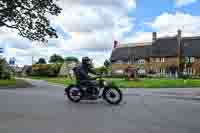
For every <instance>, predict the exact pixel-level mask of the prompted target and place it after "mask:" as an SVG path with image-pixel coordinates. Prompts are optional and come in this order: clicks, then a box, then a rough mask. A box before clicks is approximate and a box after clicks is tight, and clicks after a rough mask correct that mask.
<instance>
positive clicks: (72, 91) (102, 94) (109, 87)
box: [65, 75, 122, 105]
mask: <svg viewBox="0 0 200 133" xmlns="http://www.w3.org/2000/svg"><path fill="white" fill-rule="evenodd" d="M95 80H96V81H97V85H96V86H95V89H96V92H97V93H95V97H94V96H92V93H91V91H89V88H86V87H84V86H81V85H78V84H71V85H69V86H68V87H67V88H66V89H65V95H66V96H67V97H68V99H69V100H70V101H72V102H75V103H77V102H80V101H81V100H98V99H100V98H103V99H104V100H105V101H106V102H108V103H109V104H113V105H117V104H119V103H120V102H121V101H122V91H121V90H120V89H119V88H118V87H117V86H116V85H115V84H114V83H113V82H110V81H106V80H104V79H103V78H102V75H101V76H99V77H96V78H95Z"/></svg>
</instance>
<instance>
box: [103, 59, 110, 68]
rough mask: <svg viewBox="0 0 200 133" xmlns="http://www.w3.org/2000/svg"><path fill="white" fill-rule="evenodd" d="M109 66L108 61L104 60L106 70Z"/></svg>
mask: <svg viewBox="0 0 200 133" xmlns="http://www.w3.org/2000/svg"><path fill="white" fill-rule="evenodd" d="M110 65H111V63H110V61H109V60H105V62H104V66H105V67H106V68H109V67H110Z"/></svg>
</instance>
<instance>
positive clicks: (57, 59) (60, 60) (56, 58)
mask: <svg viewBox="0 0 200 133" xmlns="http://www.w3.org/2000/svg"><path fill="white" fill-rule="evenodd" d="M49 62H50V63H63V62H64V59H63V57H62V56H60V55H56V54H54V55H52V56H51V57H50V60H49Z"/></svg>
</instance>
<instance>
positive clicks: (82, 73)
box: [74, 65, 97, 83]
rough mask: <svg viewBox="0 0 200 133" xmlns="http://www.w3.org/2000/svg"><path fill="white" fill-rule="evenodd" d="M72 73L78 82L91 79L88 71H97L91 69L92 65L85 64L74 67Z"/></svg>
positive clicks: (92, 72) (93, 72)
mask: <svg viewBox="0 0 200 133" xmlns="http://www.w3.org/2000/svg"><path fill="white" fill-rule="evenodd" d="M74 73H75V76H76V81H77V82H78V83H79V82H81V81H87V80H92V79H93V78H92V77H91V76H89V73H91V74H95V75H97V73H96V72H95V71H94V70H93V69H92V67H90V66H87V65H80V66H78V67H75V68H74Z"/></svg>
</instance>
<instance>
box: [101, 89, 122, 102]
mask: <svg viewBox="0 0 200 133" xmlns="http://www.w3.org/2000/svg"><path fill="white" fill-rule="evenodd" d="M103 98H104V99H105V100H106V102H108V103H109V104H113V105H117V104H119V103H120V102H121V101H122V92H121V90H120V89H119V88H118V87H112V88H111V87H110V88H106V89H105V90H104V93H103Z"/></svg>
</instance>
